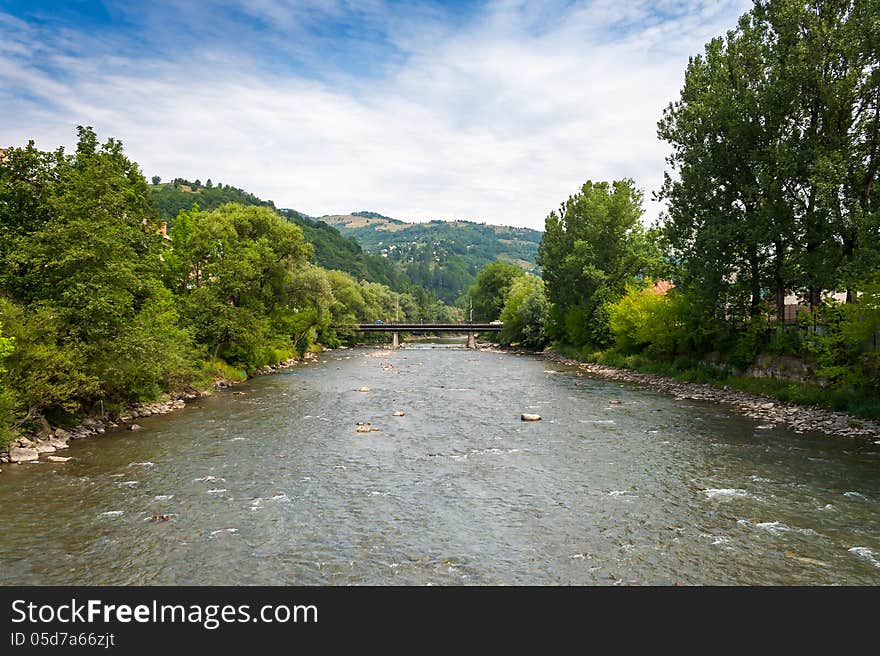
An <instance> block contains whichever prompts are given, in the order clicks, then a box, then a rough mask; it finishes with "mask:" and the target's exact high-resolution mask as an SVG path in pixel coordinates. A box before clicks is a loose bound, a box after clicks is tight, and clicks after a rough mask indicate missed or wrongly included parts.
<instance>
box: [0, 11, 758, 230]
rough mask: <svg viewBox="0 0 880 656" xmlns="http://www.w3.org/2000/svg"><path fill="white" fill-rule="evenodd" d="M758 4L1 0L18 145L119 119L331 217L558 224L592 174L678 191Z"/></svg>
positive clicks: (126, 127) (165, 155) (172, 154)
mask: <svg viewBox="0 0 880 656" xmlns="http://www.w3.org/2000/svg"><path fill="white" fill-rule="evenodd" d="M750 4H751V3H750V2H749V1H748V0H629V1H628V0H587V1H584V2H561V1H555V0H547V1H544V2H536V1H532V2H518V1H510V2H449V1H448V2H385V1H381V0H364V1H363V2H347V1H346V0H312V1H308V0H241V1H237V0H203V1H196V0H193V1H192V2H189V1H188V2H166V1H163V0H153V1H151V2H117V1H111V0H105V1H102V2H101V1H90V2H89V1H84V0H0V145H2V146H16V145H23V144H25V143H27V141H28V140H30V139H33V140H34V141H36V143H37V146H38V147H40V148H42V149H44V150H51V149H54V148H56V147H58V146H61V145H63V146H66V147H68V148H70V147H71V146H73V144H74V143H75V133H76V129H75V128H76V126H77V125H90V126H93V127H94V128H95V129H96V131H97V132H98V135H99V137H100V138H101V139H102V140H103V139H106V138H108V137H116V138H118V139H120V140H121V141H122V142H123V144H124V145H125V150H126V152H127V154H128V155H129V157H131V158H132V159H133V160H135V161H136V162H138V163H139V164H140V165H141V167H142V169H143V172H144V174H145V175H146V176H147V177H151V176H153V175H159V176H161V177H162V179H163V180H166V181H167V180H169V179H171V178H175V177H182V178H187V179H190V180H195V179H200V180H201V181H202V182H205V181H206V180H207V179H209V178H210V179H211V180H212V181H213V182H214V183H217V182H222V183H224V184H232V185H233V186H236V187H241V188H243V189H245V190H247V191H250V192H251V193H254V194H256V195H257V196H259V197H261V198H266V199H271V200H273V201H274V202H275V204H276V205H277V206H278V207H290V208H295V209H297V210H300V211H302V212H304V213H306V214H309V215H312V216H320V215H324V214H345V213H349V212H353V211H358V210H369V211H374V212H379V213H381V214H385V215H388V216H392V217H395V218H400V219H404V220H411V221H422V220H429V219H450V220H452V219H466V220H474V221H484V222H486V223H491V224H505V225H515V226H525V227H530V228H537V229H541V228H543V225H544V218H545V217H546V216H547V214H548V213H549V212H550V211H552V210H554V209H557V208H558V207H559V206H560V204H561V203H562V202H564V201H565V199H566V198H568V196H570V195H571V194H574V193H576V192H577V191H578V189H579V188H580V186H581V185H582V184H583V183H584V182H585V181H586V180H617V179H621V178H632V179H634V180H635V182H636V184H637V186H638V187H640V188H641V189H642V190H643V191H644V192H645V217H644V221H645V222H646V223H651V222H652V221H654V220H656V219H657V218H658V216H660V214H661V212H662V206H661V205H660V204H659V203H657V202H655V201H653V200H652V193H653V192H654V191H656V190H657V189H658V188H659V186H660V185H661V184H662V180H663V172H664V168H665V162H664V158H665V156H666V154H667V151H668V148H667V146H666V145H665V144H663V143H662V142H660V141H659V140H658V139H657V136H656V126H657V121H658V120H659V119H660V117H661V115H662V112H663V109H664V108H665V107H666V106H667V105H668V104H669V103H670V102H672V101H674V100H675V99H676V98H677V96H678V94H679V91H680V89H681V86H682V83H683V81H684V71H685V68H686V66H687V63H688V58H689V57H690V56H692V55H695V54H698V53H699V52H701V51H702V49H703V46H704V45H705V43H706V42H708V41H709V40H710V39H711V38H712V37H714V36H718V35H722V34H724V33H725V32H726V31H727V30H729V29H731V28H733V27H734V26H735V24H736V20H737V18H738V17H739V16H740V15H741V14H743V13H744V12H745V11H747V10H748V9H749V7H750Z"/></svg>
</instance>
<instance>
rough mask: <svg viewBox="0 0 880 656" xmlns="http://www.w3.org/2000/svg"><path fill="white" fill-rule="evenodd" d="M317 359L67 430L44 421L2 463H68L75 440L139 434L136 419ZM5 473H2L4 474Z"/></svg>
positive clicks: (0, 455)
mask: <svg viewBox="0 0 880 656" xmlns="http://www.w3.org/2000/svg"><path fill="white" fill-rule="evenodd" d="M317 359H318V356H317V354H315V353H312V352H306V353H305V354H304V355H303V358H302V359H297V358H290V359H289V360H285V361H283V362H279V363H278V364H275V365H267V366H265V367H261V368H260V369H257V370H256V371H255V372H254V373H253V374H251V375H250V376H248V377H245V378H228V377H223V378H216V379H215V380H214V381H213V382H212V384H211V387H209V388H208V389H204V390H192V391H186V392H178V393H175V394H171V395H168V398H166V399H162V400H159V401H153V402H149V403H137V404H134V405H132V406H129V407H128V408H126V409H125V410H124V411H123V412H121V413H119V414H118V415H110V416H101V415H94V416H88V417H86V418H84V419H83V420H82V421H81V422H80V423H79V424H78V425H76V426H73V427H68V428H64V427H60V426H58V427H55V428H53V427H52V426H50V425H49V424H48V422H46V421H42V422H41V424H40V427H39V428H38V429H37V431H35V432H33V433H30V434H28V435H23V436H21V437H18V438H16V439H14V440H12V442H11V443H10V444H9V446H8V448H7V449H6V450H5V452H0V463H2V464H8V463H11V464H18V463H22V462H32V461H35V460H39V459H40V458H43V457H45V458H46V459H47V460H49V461H52V462H66V461H67V460H70V458H68V457H65V456H61V455H56V454H57V453H58V452H59V451H64V450H66V449H68V448H69V447H70V442H71V441H73V440H82V439H86V438H89V437H96V436H98V435H103V434H104V433H106V432H107V431H108V430H111V429H125V430H133V431H137V430H140V429H141V426H140V425H139V424H138V423H136V422H135V420H136V419H139V418H141V417H150V416H152V415H163V414H167V413H169V412H174V411H175V410H181V409H183V408H185V407H186V403H187V402H188V401H192V400H194V399H199V398H203V397H205V396H210V395H211V394H213V393H214V392H215V391H218V390H222V389H226V388H229V387H232V386H234V385H238V384H239V383H243V382H245V381H246V380H250V379H251V378H254V377H256V376H265V375H269V374H273V373H277V372H279V371H283V370H285V369H289V368H290V367H294V366H297V365H300V364H305V363H308V362H314V361H316V360H317ZM2 471H3V470H2V469H0V472H2Z"/></svg>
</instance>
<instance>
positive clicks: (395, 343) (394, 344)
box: [391, 330, 400, 348]
mask: <svg viewBox="0 0 880 656" xmlns="http://www.w3.org/2000/svg"><path fill="white" fill-rule="evenodd" d="M391 348H400V333H399V332H397V331H396V330H395V331H394V333H393V335H392V337H391Z"/></svg>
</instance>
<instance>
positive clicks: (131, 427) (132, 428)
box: [128, 424, 143, 431]
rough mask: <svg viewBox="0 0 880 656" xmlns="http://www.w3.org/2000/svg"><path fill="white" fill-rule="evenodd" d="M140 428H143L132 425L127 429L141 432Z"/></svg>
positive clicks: (138, 425)
mask: <svg viewBox="0 0 880 656" xmlns="http://www.w3.org/2000/svg"><path fill="white" fill-rule="evenodd" d="M141 428H143V426H141V425H140V424H132V425H131V426H129V427H128V430H133V431H139V430H141Z"/></svg>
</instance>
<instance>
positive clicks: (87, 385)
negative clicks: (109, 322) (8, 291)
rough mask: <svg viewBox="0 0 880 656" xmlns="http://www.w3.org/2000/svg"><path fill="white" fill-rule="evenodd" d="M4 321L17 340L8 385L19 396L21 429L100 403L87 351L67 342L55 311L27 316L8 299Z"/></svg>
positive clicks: (0, 314) (1, 314)
mask: <svg viewBox="0 0 880 656" xmlns="http://www.w3.org/2000/svg"><path fill="white" fill-rule="evenodd" d="M0 320H2V322H3V327H4V330H5V331H6V332H7V333H8V334H9V335H10V336H12V338H13V339H14V340H15V349H14V350H13V351H12V352H11V353H9V354H7V356H6V360H5V365H6V369H7V371H6V373H5V379H6V382H7V384H8V386H9V388H10V389H11V390H14V394H15V404H16V415H17V417H16V423H17V424H20V423H28V422H30V421H32V420H34V419H35V418H37V417H39V416H40V415H42V414H44V413H46V412H47V411H49V410H53V409H61V410H64V411H66V412H69V413H75V412H77V411H78V410H80V409H81V407H83V405H87V404H88V402H89V400H90V399H92V398H94V397H95V394H96V393H97V392H98V390H99V381H98V380H96V379H95V378H94V376H93V375H90V374H89V373H86V369H87V365H88V363H87V358H86V349H85V347H84V345H83V344H81V343H80V342H78V341H77V340H72V339H68V338H66V335H65V333H64V329H63V322H62V321H61V320H60V319H59V318H58V316H57V314H56V312H55V311H54V310H52V309H51V308H49V307H46V306H37V307H34V308H33V309H31V310H25V309H24V308H23V307H21V306H19V305H17V304H15V303H13V302H12V301H10V300H7V299H2V300H0Z"/></svg>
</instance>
